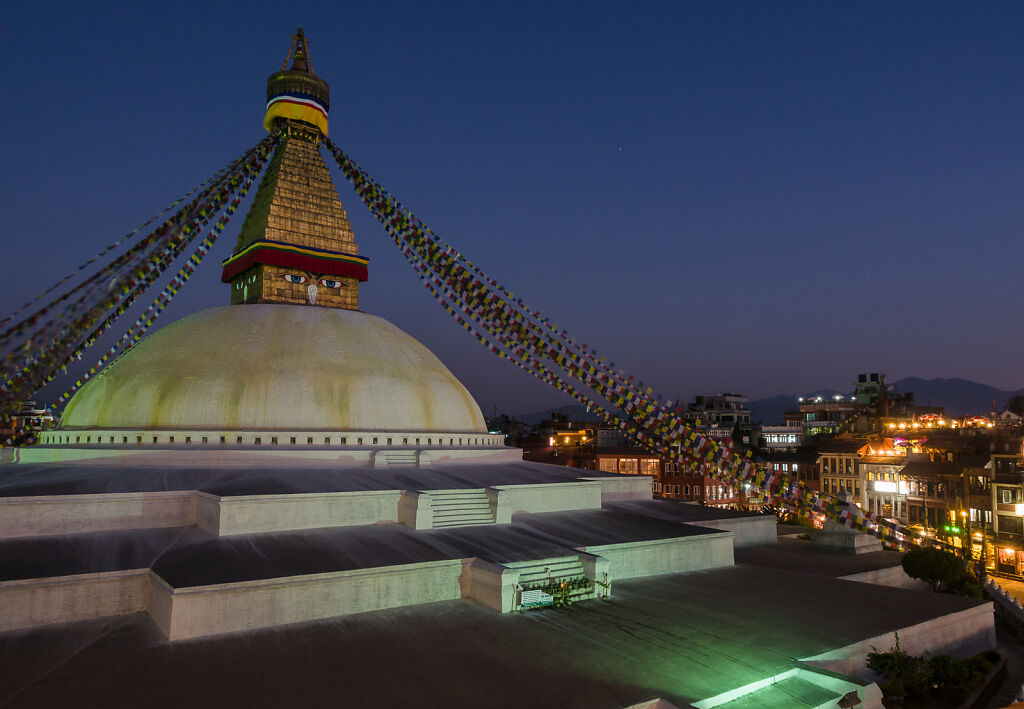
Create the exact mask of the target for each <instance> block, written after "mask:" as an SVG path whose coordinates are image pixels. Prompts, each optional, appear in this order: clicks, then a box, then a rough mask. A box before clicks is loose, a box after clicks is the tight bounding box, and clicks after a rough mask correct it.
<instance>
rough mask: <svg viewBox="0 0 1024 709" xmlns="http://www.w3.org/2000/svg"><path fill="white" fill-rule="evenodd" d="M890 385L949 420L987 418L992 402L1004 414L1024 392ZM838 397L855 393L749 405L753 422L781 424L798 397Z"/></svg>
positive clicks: (826, 392) (907, 382) (956, 384)
mask: <svg viewBox="0 0 1024 709" xmlns="http://www.w3.org/2000/svg"><path fill="white" fill-rule="evenodd" d="M889 384H891V385H892V386H894V387H895V389H896V392H897V393H899V394H906V393H908V392H913V393H914V401H915V402H916V403H918V404H920V405H922V406H942V407H944V408H945V409H946V413H947V414H949V415H950V416H967V415H970V414H977V415H984V414H987V413H988V412H989V411H991V410H992V402H993V401H995V402H996V409H997V410H999V411H1001V410H1002V409H1003V408H1004V407H1005V406H1006V402H1007V401H1009V399H1010V397H1011V396H1014V395H1015V394H1020V393H1022V392H1024V389H1014V390H1010V391H1004V390H1002V389H996V388H995V387H991V386H988V385H987V384H979V383H978V382H972V381H968V380H966V379H960V378H959V377H954V378H952V379H921V378H920V377H906V378H905V379H900V380H898V381H895V382H889ZM836 394H842V395H843V396H845V397H847V398H848V397H850V396H852V394H853V392H841V391H835V390H832V389H823V390H820V391H813V392H809V393H806V394H781V395H779V396H772V397H769V398H767V399H758V400H757V401H751V402H750V418H751V419H752V420H754V421H761V422H763V423H767V424H781V423H782V422H783V421H784V414H785V413H786V412H787V411H792V410H794V409H796V407H797V404H798V402H797V398H798V397H800V396H803V397H804V398H805V399H806V398H813V397H817V396H820V397H822V398H823V399H825V400H826V401H827V400H828V399H831V398H832V397H833V396H835V395H836Z"/></svg>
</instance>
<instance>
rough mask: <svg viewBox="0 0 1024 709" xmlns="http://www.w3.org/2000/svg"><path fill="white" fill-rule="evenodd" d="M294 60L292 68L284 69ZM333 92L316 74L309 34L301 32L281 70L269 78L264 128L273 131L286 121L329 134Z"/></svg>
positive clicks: (293, 39)
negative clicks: (302, 124)
mask: <svg viewBox="0 0 1024 709" xmlns="http://www.w3.org/2000/svg"><path fill="white" fill-rule="evenodd" d="M289 58H291V59H292V66H291V68H290V69H287V70H286V69H285V68H284V67H285V66H286V65H287V64H288V59H289ZM330 95H331V92H330V87H329V86H328V85H327V82H326V81H324V80H323V79H321V78H320V77H319V76H317V75H316V74H315V73H313V61H312V59H310V56H309V43H308V41H307V40H306V35H305V33H303V31H302V27H301V26H300V27H299V31H298V32H296V33H295V34H294V35H292V44H291V46H290V47H289V48H288V54H286V55H285V57H284V63H282V64H281V71H278V72H275V73H273V74H271V75H270V76H269V77H268V78H267V113H266V115H265V116H264V117H263V127H264V128H266V129H267V130H268V131H272V130H274V128H275V127H276V126H277V125H279V123H280V122H281V121H283V120H291V121H302V122H303V123H307V124H309V125H311V126H314V127H315V128H317V129H318V130H319V131H320V132H321V133H323V134H324V135H327V112H328V111H329V110H330V107H331V98H330Z"/></svg>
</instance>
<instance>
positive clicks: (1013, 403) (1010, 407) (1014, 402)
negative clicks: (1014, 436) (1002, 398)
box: [1006, 394, 1024, 416]
mask: <svg viewBox="0 0 1024 709" xmlns="http://www.w3.org/2000/svg"><path fill="white" fill-rule="evenodd" d="M1006 410H1007V411H1012V412H1013V413H1015V414H1017V415H1018V416H1024V394H1014V395H1013V396H1011V397H1010V400H1009V401H1008V402H1006Z"/></svg>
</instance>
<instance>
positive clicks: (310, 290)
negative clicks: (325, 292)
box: [306, 285, 317, 305]
mask: <svg viewBox="0 0 1024 709" xmlns="http://www.w3.org/2000/svg"><path fill="white" fill-rule="evenodd" d="M316 291H317V288H316V286H314V285H311V286H310V287H309V288H307V289H306V293H307V294H308V295H309V304H310V305H316Z"/></svg>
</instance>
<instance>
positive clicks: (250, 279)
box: [249, 273, 256, 283]
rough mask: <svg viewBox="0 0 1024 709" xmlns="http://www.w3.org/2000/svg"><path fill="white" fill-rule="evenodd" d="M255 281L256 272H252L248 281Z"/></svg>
mask: <svg viewBox="0 0 1024 709" xmlns="http://www.w3.org/2000/svg"><path fill="white" fill-rule="evenodd" d="M255 282H256V274H255V273H254V274H252V275H251V276H249V283H255Z"/></svg>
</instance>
